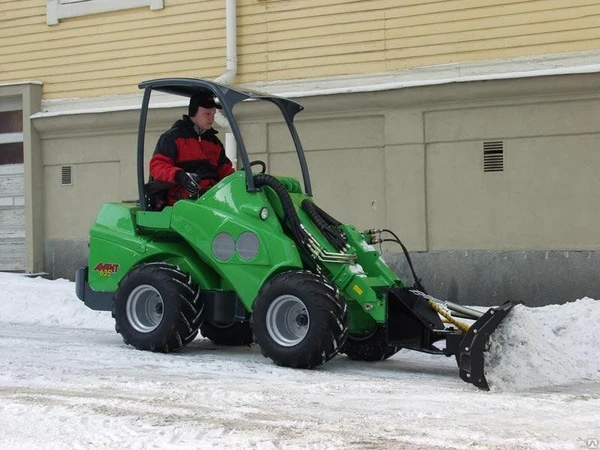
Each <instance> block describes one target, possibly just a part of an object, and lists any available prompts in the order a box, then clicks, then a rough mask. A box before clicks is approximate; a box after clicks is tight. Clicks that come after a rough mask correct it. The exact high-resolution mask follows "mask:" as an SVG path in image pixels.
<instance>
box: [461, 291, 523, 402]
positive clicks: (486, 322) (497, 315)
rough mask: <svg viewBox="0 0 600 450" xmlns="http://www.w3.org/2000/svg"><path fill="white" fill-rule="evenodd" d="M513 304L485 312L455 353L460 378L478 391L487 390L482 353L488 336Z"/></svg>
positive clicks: (506, 304)
mask: <svg viewBox="0 0 600 450" xmlns="http://www.w3.org/2000/svg"><path fill="white" fill-rule="evenodd" d="M514 306H515V305H514V303H512V302H506V303H504V304H503V305H501V306H499V307H497V308H491V309H489V310H487V311H486V312H485V313H484V314H483V315H482V316H481V318H479V319H478V320H477V321H476V322H475V323H473V325H471V327H470V328H469V331H467V333H466V334H465V336H464V338H463V339H462V340H461V342H460V344H459V347H458V349H457V352H456V361H457V362H458V368H459V369H460V377H461V378H462V379H463V380H464V381H466V382H467V383H472V384H474V385H475V386H477V387H478V388H480V389H485V390H489V386H488V382H487V380H486V378H485V373H484V359H483V353H484V351H485V350H486V347H487V343H488V341H489V338H490V336H491V335H492V333H494V331H496V329H497V328H498V326H499V325H500V323H501V322H502V321H503V320H504V318H505V317H506V316H507V314H508V313H509V312H510V310H511V309H512V308H513V307H514Z"/></svg>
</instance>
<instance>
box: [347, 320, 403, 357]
mask: <svg viewBox="0 0 600 450" xmlns="http://www.w3.org/2000/svg"><path fill="white" fill-rule="evenodd" d="M400 349H401V347H398V346H396V345H390V344H388V343H387V341H386V332H385V327H383V326H382V325H377V327H376V328H375V329H374V330H373V332H371V333H369V334H368V335H365V336H358V335H353V334H351V333H349V334H348V339H346V343H345V344H344V346H343V347H342V350H340V352H341V353H345V354H346V355H347V356H348V358H350V359H352V360H354V361H383V360H384V359H388V358H389V357H390V356H393V355H395V354H396V353H398V352H399V351H400Z"/></svg>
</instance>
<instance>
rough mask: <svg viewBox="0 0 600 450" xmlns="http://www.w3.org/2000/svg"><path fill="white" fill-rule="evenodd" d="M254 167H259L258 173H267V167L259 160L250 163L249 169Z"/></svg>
mask: <svg viewBox="0 0 600 450" xmlns="http://www.w3.org/2000/svg"><path fill="white" fill-rule="evenodd" d="M254 166H260V167H261V170H260V173H265V172H266V171H267V165H266V164H265V162H264V161H261V160H260V159H257V160H256V161H252V162H251V163H250V167H254Z"/></svg>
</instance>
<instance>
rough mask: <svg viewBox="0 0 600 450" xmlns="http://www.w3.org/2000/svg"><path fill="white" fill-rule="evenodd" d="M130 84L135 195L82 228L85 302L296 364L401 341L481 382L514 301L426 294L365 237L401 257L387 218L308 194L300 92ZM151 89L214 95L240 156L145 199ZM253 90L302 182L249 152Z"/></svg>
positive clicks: (181, 343)
mask: <svg viewBox="0 0 600 450" xmlns="http://www.w3.org/2000/svg"><path fill="white" fill-rule="evenodd" d="M139 87H140V89H143V90H144V96H143V101H142V107H141V113H140V122H139V130H138V154H137V164H138V169H137V177H138V192H139V200H136V201H131V202H122V203H106V204H104V205H103V206H102V207H101V209H100V212H99V214H98V216H97V219H96V222H95V223H94V224H93V226H92V227H91V229H90V240H89V262H88V265H87V266H85V267H81V268H80V269H79V270H78V271H77V273H76V290H77V296H78V297H79V298H80V299H81V300H82V301H83V302H84V303H85V304H86V305H87V306H88V307H90V308H92V309H94V310H104V311H112V315H113V317H114V319H115V322H116V325H115V327H116V331H117V332H118V333H120V334H121V335H122V337H123V340H124V341H125V343H127V344H130V345H132V346H133V347H135V348H137V349H140V350H150V351H158V352H172V351H177V350H180V349H182V348H183V347H185V346H186V345H187V344H189V343H190V342H191V341H192V340H194V339H195V338H196V336H197V335H198V332H200V333H202V335H203V336H204V337H206V338H208V339H210V340H212V341H213V342H214V343H216V344H222V345H249V344H251V343H253V342H254V343H256V344H257V345H258V346H259V347H260V350H261V352H262V354H263V355H264V356H265V357H267V358H270V359H271V360H273V362H275V364H278V365H281V366H286V367H295V368H305V369H308V368H313V367H316V366H319V365H321V364H323V363H325V362H327V361H329V360H330V359H332V358H333V357H335V356H336V355H337V354H338V353H344V354H346V355H347V356H348V357H349V358H350V359H353V360H362V361H377V360H383V359H386V358H389V357H390V356H392V355H394V354H395V353H396V352H398V351H399V350H400V349H402V348H403V349H411V350H417V351H421V352H427V353H433V354H439V355H445V356H455V358H456V360H457V362H458V366H459V372H460V376H461V378H462V379H463V380H465V381H467V382H470V383H473V384H474V385H475V386H478V387H480V388H482V389H487V388H488V385H487V381H486V378H485V373H484V351H485V348H486V344H487V341H488V339H489V336H490V335H491V333H493V331H494V330H495V329H496V328H497V326H498V324H499V323H500V322H501V321H502V320H503V319H504V318H505V317H506V315H507V314H508V312H509V311H510V309H511V308H512V306H513V305H512V304H511V303H506V304H504V305H502V306H500V307H497V308H490V309H489V310H487V312H485V313H482V312H480V311H478V310H474V309H472V308H467V307H464V306H460V305H457V304H453V303H450V302H441V301H439V300H436V299H434V298H433V297H431V296H429V295H427V294H425V293H424V291H423V289H422V288H421V286H420V284H419V280H418V278H417V277H416V276H415V286H412V287H409V286H407V285H406V284H405V282H403V281H402V280H401V279H399V277H398V276H397V275H396V274H395V273H394V272H393V271H392V270H391V269H390V267H388V266H387V265H386V263H385V262H384V261H383V259H382V258H381V256H380V253H379V252H378V250H377V249H376V247H374V245H375V244H378V243H379V242H382V241H388V240H395V241H397V242H398V243H399V244H400V245H401V246H402V248H403V250H404V253H405V255H406V257H407V261H408V264H409V266H410V268H411V270H412V264H411V263H410V258H409V256H408V252H407V251H406V249H405V247H404V246H403V245H402V243H401V242H400V241H399V240H398V239H397V237H396V236H395V235H394V234H393V233H392V232H391V231H388V230H367V231H359V230H358V229H356V228H355V227H354V226H352V225H348V224H344V223H341V222H339V221H337V220H336V219H334V218H333V217H331V216H330V215H329V214H327V213H326V212H325V211H323V210H322V209H321V208H319V207H318V206H317V205H316V204H315V202H314V201H313V196H312V190H311V184H310V177H309V172H308V168H307V164H306V160H305V156H304V152H303V149H302V145H301V143H300V139H299V137H298V134H297V132H296V128H295V126H294V123H293V121H294V117H295V115H296V114H297V113H298V112H300V111H301V110H302V109H303V107H302V106H301V105H300V104H298V103H296V102H295V101H293V100H289V99H285V98H281V97H276V96H272V95H268V94H263V93H258V92H253V91H248V90H244V89H237V88H232V87H230V86H223V85H219V84H216V83H213V82H211V81H207V80H202V79H195V78H165V79H156V80H151V81H146V82H142V83H140V85H139ZM153 91H160V92H163V93H168V94H175V95H179V96H183V97H190V96H192V95H193V94H195V93H197V92H199V91H205V92H210V93H211V94H212V95H214V97H216V98H217V99H218V101H219V103H220V105H221V107H222V112H223V114H224V115H225V117H226V118H227V120H228V122H229V126H230V127H231V132H232V133H233V135H234V136H235V140H236V142H237V152H238V158H239V160H240V161H241V163H242V166H243V167H242V169H240V170H238V171H236V172H235V173H233V174H232V175H230V176H228V177H226V178H224V179H223V180H221V181H220V182H219V183H218V184H216V185H215V186H213V187H212V188H210V189H209V190H208V191H206V192H205V193H204V194H203V195H202V196H200V197H199V198H198V199H194V200H180V201H178V202H176V203H175V204H174V205H173V206H168V207H165V208H162V209H160V208H158V207H157V204H158V199H159V198H160V196H161V195H163V194H164V193H165V191H166V189H168V188H169V187H170V186H171V185H170V184H168V183H162V182H158V181H152V180H150V181H145V176H144V138H145V130H146V121H147V115H148V107H149V103H150V96H151V94H152V92H153ZM257 101H263V102H265V101H266V102H270V103H271V104H274V105H275V106H276V107H277V108H278V110H279V111H280V112H281V114H282V116H283V119H284V120H285V123H286V124H287V126H288V128H289V131H290V133H291V138H292V140H293V143H294V145H295V148H296V152H297V156H298V160H299V164H300V169H301V176H302V185H301V183H300V182H299V181H298V180H297V179H295V178H291V177H283V176H272V175H269V174H267V173H266V166H265V164H264V163H263V162H262V161H253V162H251V161H250V160H249V158H248V152H247V150H246V147H245V145H244V141H243V139H242V134H241V131H240V128H239V126H238V124H237V122H236V118H235V116H234V114H233V108H234V107H235V106H236V105H237V104H238V103H240V102H250V103H252V102H257ZM252 106H253V105H249V107H252ZM388 237H389V238H388ZM412 273H413V275H414V270H413V271H412ZM461 316H462V317H461ZM457 317H461V319H464V318H466V319H468V320H467V322H465V321H464V320H460V321H459V320H457Z"/></svg>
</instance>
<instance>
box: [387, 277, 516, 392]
mask: <svg viewBox="0 0 600 450" xmlns="http://www.w3.org/2000/svg"><path fill="white" fill-rule="evenodd" d="M386 295H387V305H388V306H387V307H388V319H387V321H388V326H387V342H388V343H389V344H392V345H397V346H399V347H403V348H406V349H410V350H417V351H421V352H425V353H434V354H442V355H446V356H455V357H456V361H457V363H458V367H459V371H460V377H461V378H462V379H463V380H464V381H466V382H467V383H471V384H474V385H475V386H477V387H478V388H480V389H484V390H489V386H488V383H487V380H486V378H485V370H484V357H483V354H484V352H485V351H486V349H487V344H488V341H489V338H490V336H491V335H492V334H493V333H494V331H496V329H497V328H498V326H499V325H500V323H501V322H502V321H503V320H504V318H505V317H506V316H507V315H508V313H509V312H510V310H511V309H512V308H513V307H514V306H515V305H514V304H513V303H511V302H507V303H505V304H503V305H502V306H500V307H497V308H490V309H489V310H487V311H486V312H485V313H483V314H475V313H476V312H477V311H474V310H471V309H470V308H467V307H460V306H459V305H455V304H452V303H449V302H448V303H445V304H444V306H446V307H449V309H454V310H456V309H459V310H460V312H461V313H462V314H463V315H464V314H465V313H469V311H472V312H473V315H472V317H471V318H472V319H473V320H475V322H473V324H472V325H471V326H470V327H469V326H468V325H466V324H462V323H461V324H459V326H458V327H456V328H455V327H446V326H445V325H444V324H443V322H442V319H441V318H440V312H441V313H444V311H442V310H441V308H440V306H439V304H438V303H437V302H439V301H436V302H434V301H433V300H432V297H431V296H428V295H427V294H424V293H422V292H419V291H416V290H414V289H410V288H391V289H387V294H386ZM440 303H441V302H440ZM446 315H447V316H448V318H450V317H449V314H446ZM450 320H452V319H451V318H450Z"/></svg>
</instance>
